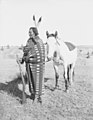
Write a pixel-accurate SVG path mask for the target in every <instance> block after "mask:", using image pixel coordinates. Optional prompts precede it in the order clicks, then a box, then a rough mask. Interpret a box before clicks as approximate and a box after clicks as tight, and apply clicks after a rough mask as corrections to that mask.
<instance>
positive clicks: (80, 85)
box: [0, 46, 93, 120]
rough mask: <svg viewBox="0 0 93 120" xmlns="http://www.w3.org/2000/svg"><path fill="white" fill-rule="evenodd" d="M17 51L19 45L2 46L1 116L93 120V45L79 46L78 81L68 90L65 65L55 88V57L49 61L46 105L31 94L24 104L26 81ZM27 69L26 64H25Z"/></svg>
mask: <svg viewBox="0 0 93 120" xmlns="http://www.w3.org/2000/svg"><path fill="white" fill-rule="evenodd" d="M16 54H18V55H20V56H22V51H21V50H19V49H18V47H10V48H4V49H3V50H0V120H93V47H90V46H88V47H87V46H79V47H78V59H77V62H76V66H75V81H74V85H73V86H72V87H70V88H69V93H65V92H64V89H65V83H64V79H63V67H62V66H60V78H59V83H58V84H59V88H58V89H55V90H54V86H55V78H54V70H53V66H52V61H51V62H49V63H46V65H45V78H44V85H45V94H44V95H43V96H42V97H43V103H42V105H40V104H38V103H37V102H34V103H33V101H32V100H31V99H30V97H29V91H28V87H27V88H26V94H27V95H26V97H27V99H26V104H25V105H22V104H21V101H22V81H21V77H20V72H19V68H18V65H17V63H16V57H15V56H16ZM22 70H23V71H24V73H25V66H24V65H23V66H22Z"/></svg>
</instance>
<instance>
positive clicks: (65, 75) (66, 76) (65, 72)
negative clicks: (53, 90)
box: [64, 65, 68, 92]
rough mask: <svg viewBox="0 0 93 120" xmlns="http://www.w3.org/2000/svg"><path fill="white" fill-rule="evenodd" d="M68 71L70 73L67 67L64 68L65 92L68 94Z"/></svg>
mask: <svg viewBox="0 0 93 120" xmlns="http://www.w3.org/2000/svg"><path fill="white" fill-rule="evenodd" d="M67 71H68V66H67V65H65V66H64V78H65V91H66V92H68V74H67Z"/></svg>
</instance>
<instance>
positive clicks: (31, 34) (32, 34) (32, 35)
mask: <svg viewBox="0 0 93 120" xmlns="http://www.w3.org/2000/svg"><path fill="white" fill-rule="evenodd" d="M29 36H30V37H32V38H34V37H35V33H34V32H33V30H32V29H30V30H29Z"/></svg>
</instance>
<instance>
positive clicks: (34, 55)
mask: <svg viewBox="0 0 93 120" xmlns="http://www.w3.org/2000/svg"><path fill="white" fill-rule="evenodd" d="M38 35H39V34H38V30H37V28H36V27H31V28H30V29H29V37H30V38H29V39H28V41H27V43H26V46H25V47H24V49H23V52H24V55H23V58H22V60H21V63H24V61H25V63H26V71H27V78H28V81H29V90H30V92H31V98H32V99H33V100H34V99H35V98H36V97H37V100H38V102H42V99H41V95H42V94H43V93H44V69H45V49H44V44H43V41H42V40H41V39H40V38H39V36H38Z"/></svg>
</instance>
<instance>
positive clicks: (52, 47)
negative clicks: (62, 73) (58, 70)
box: [46, 31, 58, 61]
mask: <svg viewBox="0 0 93 120" xmlns="http://www.w3.org/2000/svg"><path fill="white" fill-rule="evenodd" d="M46 36H47V41H46V46H47V47H46V49H47V60H48V61H49V60H51V59H52V58H53V56H54V53H55V52H56V50H57V45H58V40H57V39H58V33H57V31H56V32H55V34H53V33H52V34H49V33H48V31H46Z"/></svg>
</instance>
